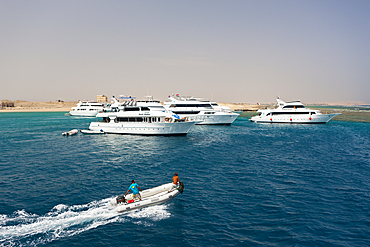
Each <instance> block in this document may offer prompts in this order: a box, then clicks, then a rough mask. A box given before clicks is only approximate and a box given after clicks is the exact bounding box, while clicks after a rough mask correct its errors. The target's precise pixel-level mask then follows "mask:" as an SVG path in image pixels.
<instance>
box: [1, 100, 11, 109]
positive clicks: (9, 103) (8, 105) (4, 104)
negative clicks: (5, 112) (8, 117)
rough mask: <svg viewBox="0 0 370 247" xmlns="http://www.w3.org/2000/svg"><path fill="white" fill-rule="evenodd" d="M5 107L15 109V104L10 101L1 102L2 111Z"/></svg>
mask: <svg viewBox="0 0 370 247" xmlns="http://www.w3.org/2000/svg"><path fill="white" fill-rule="evenodd" d="M4 107H14V102H13V101H10V100H0V109H3V108H4Z"/></svg>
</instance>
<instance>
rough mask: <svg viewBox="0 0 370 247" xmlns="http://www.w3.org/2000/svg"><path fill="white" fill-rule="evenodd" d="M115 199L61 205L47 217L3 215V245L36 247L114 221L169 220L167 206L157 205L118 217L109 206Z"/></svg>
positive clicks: (148, 223) (0, 242)
mask: <svg viewBox="0 0 370 247" xmlns="http://www.w3.org/2000/svg"><path fill="white" fill-rule="evenodd" d="M111 199H112V198H106V199H103V200H100V201H93V202H90V203H88V204H83V205H72V206H67V205H63V204H59V205H57V206H55V207H54V208H53V209H51V210H50V211H49V212H48V213H46V214H45V215H42V216H40V215H36V214H31V213H27V212H26V211H25V210H19V211H16V212H14V213H13V214H11V215H0V245H1V246H30V245H32V246H36V245H39V244H45V243H49V242H52V241H54V240H56V239H60V238H64V237H70V236H74V235H76V234H80V233H82V232H86V231H88V230H90V229H94V228H97V227H99V226H103V225H107V224H110V223H114V222H119V223H125V222H129V221H131V222H133V223H134V224H141V225H144V226H152V225H153V224H154V222H156V221H160V220H162V219H166V218H169V217H170V213H169V212H167V206H166V205H157V206H153V207H148V208H143V209H141V210H138V211H131V212H128V213H125V214H119V213H117V211H116V207H113V206H112V205H111V204H110V200H111Z"/></svg>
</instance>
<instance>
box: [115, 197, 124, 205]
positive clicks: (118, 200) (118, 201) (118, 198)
mask: <svg viewBox="0 0 370 247" xmlns="http://www.w3.org/2000/svg"><path fill="white" fill-rule="evenodd" d="M116 200H117V204H119V203H121V202H125V201H126V199H125V195H121V196H117V198H116Z"/></svg>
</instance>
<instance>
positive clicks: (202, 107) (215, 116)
mask: <svg viewBox="0 0 370 247" xmlns="http://www.w3.org/2000/svg"><path fill="white" fill-rule="evenodd" d="M168 99H169V100H168V101H165V102H164V107H165V108H166V109H167V110H169V111H171V112H173V113H175V114H177V115H178V116H179V117H180V118H182V117H186V118H188V119H189V120H194V121H200V122H198V123H197V124H221V125H225V124H226V125H230V124H232V123H233V122H234V121H235V119H236V118H237V117H238V116H239V114H238V113H233V112H231V109H227V107H221V106H218V105H217V106H216V105H215V104H217V103H215V102H210V101H208V100H205V99H197V98H194V97H181V96H180V95H178V94H176V95H172V96H169V97H168ZM212 104H213V105H212Z"/></svg>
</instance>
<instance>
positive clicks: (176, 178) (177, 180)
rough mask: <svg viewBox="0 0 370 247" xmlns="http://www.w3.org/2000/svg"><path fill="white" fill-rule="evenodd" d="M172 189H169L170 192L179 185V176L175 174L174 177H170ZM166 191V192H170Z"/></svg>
mask: <svg viewBox="0 0 370 247" xmlns="http://www.w3.org/2000/svg"><path fill="white" fill-rule="evenodd" d="M172 181H173V183H172V187H171V189H170V191H172V190H173V189H175V188H177V187H178V186H179V185H180V183H181V182H180V178H179V174H177V172H175V176H173V177H172ZM170 191H168V192H170Z"/></svg>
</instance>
